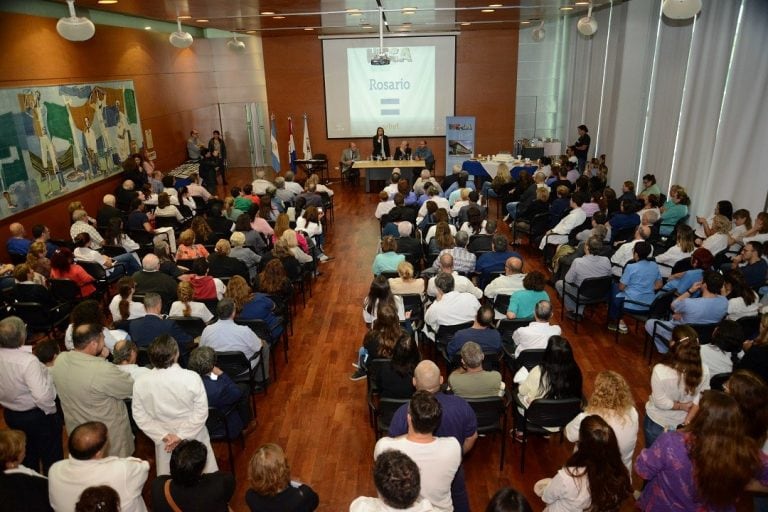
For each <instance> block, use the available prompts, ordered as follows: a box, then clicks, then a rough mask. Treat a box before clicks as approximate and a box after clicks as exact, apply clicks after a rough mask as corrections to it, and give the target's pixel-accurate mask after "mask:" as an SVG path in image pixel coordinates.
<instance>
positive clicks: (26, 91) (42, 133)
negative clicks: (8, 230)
mask: <svg viewBox="0 0 768 512" xmlns="http://www.w3.org/2000/svg"><path fill="white" fill-rule="evenodd" d="M141 134H142V130H141V123H140V120H139V111H138V105H137V104H136V92H135V89H134V86H133V81H132V80H122V81H110V82H95V83H89V84H67V85H55V86H39V87H38V86H34V87H21V88H13V89H0V193H2V197H0V218H4V217H8V216H10V215H15V214H17V213H19V212H22V211H24V210H26V209H28V208H31V207H33V206H36V205H38V204H41V203H43V202H45V201H49V200H51V199H55V198H56V197H57V196H59V195H61V194H65V193H69V192H72V191H74V190H78V189H82V188H84V187H87V186H89V185H91V184H92V183H94V182H96V181H100V180H103V179H104V178H107V177H109V176H113V175H114V174H117V173H119V172H121V171H122V167H121V163H122V162H123V161H124V160H125V159H127V158H128V157H129V156H130V155H131V154H134V153H137V152H138V148H139V147H141V136H142V135H141Z"/></svg>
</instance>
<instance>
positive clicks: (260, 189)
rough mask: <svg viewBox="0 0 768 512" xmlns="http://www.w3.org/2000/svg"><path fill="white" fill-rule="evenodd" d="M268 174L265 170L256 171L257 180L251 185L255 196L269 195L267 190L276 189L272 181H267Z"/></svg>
mask: <svg viewBox="0 0 768 512" xmlns="http://www.w3.org/2000/svg"><path fill="white" fill-rule="evenodd" d="M266 176H267V174H266V173H265V172H264V170H263V169H259V170H258V171H256V179H255V180H253V182H252V183H251V186H252V187H253V191H252V193H253V195H255V196H263V195H264V194H266V193H267V189H268V188H270V187H274V185H273V184H272V182H271V181H269V180H268V179H266Z"/></svg>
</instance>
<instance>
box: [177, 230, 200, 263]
mask: <svg viewBox="0 0 768 512" xmlns="http://www.w3.org/2000/svg"><path fill="white" fill-rule="evenodd" d="M207 257H208V249H206V248H205V247H203V246H202V245H200V244H196V243H195V232H194V231H192V230H191V229H186V230H184V231H183V232H182V233H181V235H179V247H178V248H177V249H176V261H179V260H196V259H197V258H207Z"/></svg>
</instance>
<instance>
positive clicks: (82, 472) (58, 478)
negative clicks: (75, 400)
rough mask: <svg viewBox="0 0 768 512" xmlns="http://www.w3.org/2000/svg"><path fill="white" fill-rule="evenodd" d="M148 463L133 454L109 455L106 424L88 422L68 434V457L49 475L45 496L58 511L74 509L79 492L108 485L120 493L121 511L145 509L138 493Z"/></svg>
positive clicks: (144, 477)
mask: <svg viewBox="0 0 768 512" xmlns="http://www.w3.org/2000/svg"><path fill="white" fill-rule="evenodd" d="M147 476H149V463H148V462H146V461H143V460H141V459H137V458H135V457H114V456H112V457H110V456H109V437H108V431H107V426H106V425H105V424H104V423H101V422H98V421H89V422H86V423H83V424H81V425H79V426H78V427H77V428H75V429H74V430H73V431H72V433H71V434H70V436H69V458H68V459H64V460H60V461H59V462H57V463H56V464H54V465H53V466H51V471H50V473H49V474H48V498H49V499H50V502H51V507H53V509H54V510H56V511H57V512H58V511H65V510H66V511H71V510H75V504H76V503H77V501H78V499H79V498H80V494H81V493H82V492H83V491H84V490H85V489H87V488H88V487H91V486H96V485H109V486H110V487H112V488H113V489H114V490H115V491H117V494H118V495H119V496H120V510H122V511H123V512H146V510H147V507H146V505H145V504H144V499H143V498H142V496H141V491H142V489H143V487H144V482H146V481H147Z"/></svg>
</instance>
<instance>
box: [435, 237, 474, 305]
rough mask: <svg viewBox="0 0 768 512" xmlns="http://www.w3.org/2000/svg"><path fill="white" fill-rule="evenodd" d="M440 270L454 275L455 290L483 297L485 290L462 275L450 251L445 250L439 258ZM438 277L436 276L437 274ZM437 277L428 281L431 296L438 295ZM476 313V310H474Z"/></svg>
mask: <svg viewBox="0 0 768 512" xmlns="http://www.w3.org/2000/svg"><path fill="white" fill-rule="evenodd" d="M437 263H438V268H437V270H438V272H439V273H444V274H450V275H452V276H453V291H457V292H462V293H471V294H472V295H474V296H475V298H476V299H481V298H482V297H483V290H481V289H480V288H478V287H477V286H475V285H474V284H472V281H470V280H469V279H467V278H466V277H464V276H462V275H461V274H459V273H458V272H456V270H454V268H453V255H452V254H451V253H449V252H443V253H442V254H440V256H438V258H437ZM435 277H436V276H435ZM435 277H433V278H431V279H430V280H429V283H427V294H428V295H429V296H430V297H437V292H438V291H437V287H436V286H435ZM473 313H474V312H473Z"/></svg>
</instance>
